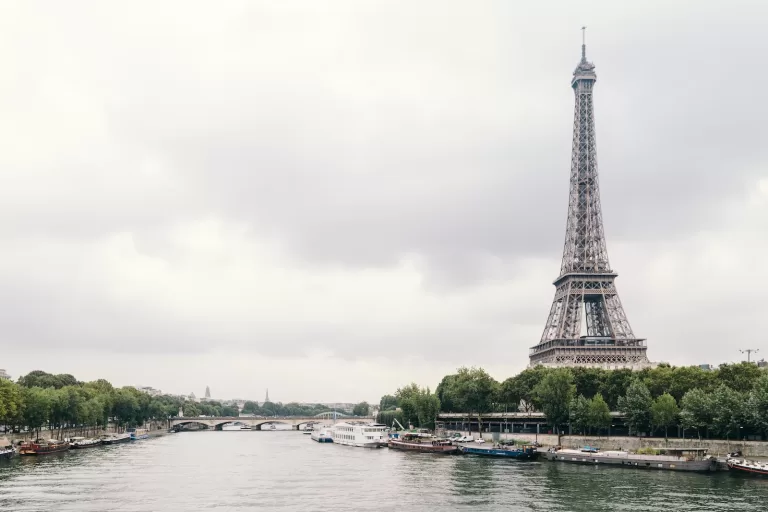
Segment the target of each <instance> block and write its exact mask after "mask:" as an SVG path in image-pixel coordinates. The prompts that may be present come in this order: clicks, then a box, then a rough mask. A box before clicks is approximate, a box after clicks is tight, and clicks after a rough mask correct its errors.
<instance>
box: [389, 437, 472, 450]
mask: <svg viewBox="0 0 768 512" xmlns="http://www.w3.org/2000/svg"><path fill="white" fill-rule="evenodd" d="M387 446H389V447H390V448H392V449H393V450H406V451H412V452H425V453H443V454H455V453H459V447H458V446H455V445H454V444H453V443H451V441H449V440H448V439H439V438H435V437H432V436H430V437H426V436H424V435H419V434H405V435H403V436H400V437H398V438H396V439H390V440H389V443H387Z"/></svg>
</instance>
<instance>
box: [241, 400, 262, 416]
mask: <svg viewBox="0 0 768 512" xmlns="http://www.w3.org/2000/svg"><path fill="white" fill-rule="evenodd" d="M259 409H260V408H259V404H258V403H256V402H252V401H251V400H248V401H246V402H245V403H244V404H243V414H258V413H259Z"/></svg>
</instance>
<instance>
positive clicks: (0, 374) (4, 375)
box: [0, 368, 11, 380]
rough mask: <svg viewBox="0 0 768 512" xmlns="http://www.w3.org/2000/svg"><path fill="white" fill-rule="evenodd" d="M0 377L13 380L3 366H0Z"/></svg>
mask: <svg viewBox="0 0 768 512" xmlns="http://www.w3.org/2000/svg"><path fill="white" fill-rule="evenodd" d="M0 379H7V380H11V376H10V375H8V372H6V371H5V370H4V369H3V368H0Z"/></svg>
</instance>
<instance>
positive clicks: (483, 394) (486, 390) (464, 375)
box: [444, 367, 499, 416]
mask: <svg viewBox="0 0 768 512" xmlns="http://www.w3.org/2000/svg"><path fill="white" fill-rule="evenodd" d="M498 385H499V384H498V382H496V381H495V380H494V379H493V377H491V376H490V375H488V373H487V372H486V371H485V370H483V369H482V368H474V367H473V368H466V367H462V368H459V370H458V372H457V373H456V375H455V376H454V378H453V379H451V381H450V384H449V385H448V388H447V389H446V391H445V393H444V396H445V398H446V399H447V400H450V401H451V402H452V403H453V404H454V406H455V407H457V408H459V409H460V410H461V411H462V412H466V413H468V414H472V413H477V414H478V416H479V415H480V414H482V413H485V412H488V411H490V410H491V408H492V407H493V401H494V399H495V398H496V396H497V395H498V393H497V388H498Z"/></svg>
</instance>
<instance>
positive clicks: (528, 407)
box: [499, 365, 551, 412]
mask: <svg viewBox="0 0 768 512" xmlns="http://www.w3.org/2000/svg"><path fill="white" fill-rule="evenodd" d="M550 371H551V370H549V369H548V368H545V367H544V366H541V365H537V366H534V367H533V368H526V369H525V370H523V371H522V372H520V373H518V374H517V375H515V376H514V377H510V378H508V379H506V380H505V381H504V382H503V383H502V384H501V385H500V387H499V397H500V398H499V401H500V402H501V403H503V404H507V406H508V407H509V408H510V409H511V410H512V411H518V410H520V411H523V412H531V411H533V410H535V409H536V408H537V407H539V405H540V404H537V403H536V394H535V393H534V390H535V389H536V386H537V385H538V384H539V383H540V382H541V381H542V380H543V379H544V377H545V376H546V375H547V374H548V373H549V372H550Z"/></svg>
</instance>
